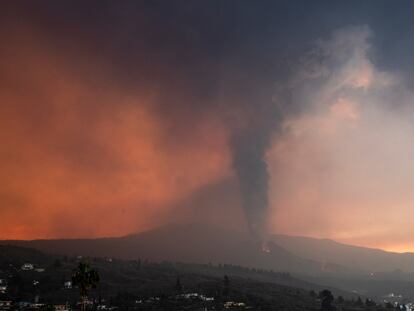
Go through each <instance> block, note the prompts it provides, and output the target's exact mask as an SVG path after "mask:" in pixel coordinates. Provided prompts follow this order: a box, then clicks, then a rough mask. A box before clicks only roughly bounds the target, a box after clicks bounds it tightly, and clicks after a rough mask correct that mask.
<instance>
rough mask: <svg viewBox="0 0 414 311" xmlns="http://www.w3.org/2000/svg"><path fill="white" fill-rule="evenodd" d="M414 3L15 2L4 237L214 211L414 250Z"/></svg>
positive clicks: (204, 218)
mask: <svg viewBox="0 0 414 311" xmlns="http://www.w3.org/2000/svg"><path fill="white" fill-rule="evenodd" d="M412 9H413V4H412V2H410V1H400V2H398V3H396V2H394V1H391V0H389V1H382V0H375V1H260V2H259V1H244V0H241V1H230V0H229V1H219V0H216V1H214V0H213V1H201V0H196V1H189V0H187V1H181V0H179V1H174V2H172V1H171V2H170V1H122V2H113V1H88V2H86V3H85V2H84V1H42V2H36V3H35V2H32V1H24V0H22V1H13V2H12V1H9V2H2V3H1V4H0V141H1V144H0V226H1V228H2V230H1V233H0V238H1V239H35V238H60V237H69V238H73V237H102V236H121V235H126V234H130V233H134V232H140V231H144V230H148V229H151V228H156V227H158V226H161V225H164V224H168V223H185V222H207V223H212V224H217V225H221V226H226V227H229V228H231V229H234V230H248V231H250V232H251V233H252V235H253V236H255V237H258V238H260V239H265V238H266V237H267V236H268V235H270V234H272V233H284V234H290V235H302V236H311V237H318V238H331V239H335V240H337V241H341V242H345V243H349V244H353V245H361V246H368V247H377V248H383V249H387V250H393V251H414V238H413V237H414V225H413V222H412V219H414V209H413V208H412V206H413V204H414V191H413V190H412V186H413V185H414V162H413V161H412V159H413V158H414V140H413V139H412V138H413V137H414V122H413V121H414V120H413V118H414V113H413V112H414V111H413V109H414V105H413V102H414V93H413V91H412V90H413V87H414V63H413V62H412V61H411V60H412V55H413V53H414V23H413V22H412V21H411V14H410V12H412Z"/></svg>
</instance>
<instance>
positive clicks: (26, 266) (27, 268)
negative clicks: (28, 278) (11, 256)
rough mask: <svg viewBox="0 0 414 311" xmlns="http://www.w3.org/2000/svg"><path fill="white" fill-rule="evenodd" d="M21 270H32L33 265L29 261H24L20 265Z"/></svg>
mask: <svg viewBox="0 0 414 311" xmlns="http://www.w3.org/2000/svg"><path fill="white" fill-rule="evenodd" d="M21 269H22V270H24V271H28V270H33V269H34V265H33V264H31V263H25V264H23V266H22V267H21Z"/></svg>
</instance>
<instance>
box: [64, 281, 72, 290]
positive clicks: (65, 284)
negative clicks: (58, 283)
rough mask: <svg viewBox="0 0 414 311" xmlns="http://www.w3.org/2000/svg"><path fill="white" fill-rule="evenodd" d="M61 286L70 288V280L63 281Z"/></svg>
mask: <svg viewBox="0 0 414 311" xmlns="http://www.w3.org/2000/svg"><path fill="white" fill-rule="evenodd" d="M63 287H64V288H65V289H71V288H72V281H65V282H64V283H63Z"/></svg>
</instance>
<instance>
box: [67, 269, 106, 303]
mask: <svg viewBox="0 0 414 311" xmlns="http://www.w3.org/2000/svg"><path fill="white" fill-rule="evenodd" d="M72 283H73V285H76V286H78V287H79V293H80V298H81V311H84V310H85V303H86V300H87V298H88V292H89V290H90V289H91V288H96V286H97V285H98V283H99V274H98V272H97V271H96V270H94V269H91V267H90V266H89V264H88V263H86V262H80V263H79V265H78V268H77V269H76V270H75V271H74V273H73V275H72Z"/></svg>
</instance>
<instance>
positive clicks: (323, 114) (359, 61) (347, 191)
mask: <svg viewBox="0 0 414 311" xmlns="http://www.w3.org/2000/svg"><path fill="white" fill-rule="evenodd" d="M374 36H375V34H373V32H372V30H371V29H370V28H369V27H368V26H359V27H346V28H342V29H339V30H337V31H334V32H333V34H332V35H331V37H330V38H328V39H325V40H320V41H319V42H318V43H317V44H316V48H314V49H313V50H312V51H311V52H310V53H308V54H307V55H306V56H305V57H304V58H303V61H302V62H301V64H300V65H299V66H298V70H297V74H296V75H295V78H294V79H293V81H292V82H291V87H292V88H293V89H294V91H295V95H294V101H295V102H297V103H299V104H300V107H302V111H301V113H299V114H297V115H295V116H291V117H290V118H288V119H287V120H285V122H284V131H283V134H280V135H275V137H274V139H273V145H272V148H271V151H270V152H269V153H268V155H267V159H268V163H269V166H270V172H271V173H270V174H271V176H272V181H271V187H270V188H271V190H270V194H271V197H270V200H271V204H272V210H273V213H272V215H273V216H272V227H273V229H274V230H277V231H279V232H286V233H290V234H296V235H313V236H317V237H332V238H335V239H338V240H341V241H344V242H349V243H353V244H361V245H370V246H375V247H385V248H390V244H392V245H393V247H392V248H393V249H397V250H401V249H404V247H407V242H406V241H404V239H402V240H401V241H402V242H401V245H400V246H397V244H398V243H396V242H395V241H393V242H391V241H390V239H391V237H394V236H396V235H398V236H401V235H408V232H411V234H412V232H413V230H412V229H409V228H412V226H410V225H409V224H408V223H407V222H406V221H405V219H409V218H411V217H412V212H411V211H410V210H411V208H410V207H409V206H411V202H412V199H413V197H412V195H411V193H412V191H411V189H410V188H411V185H412V184H413V182H414V180H413V175H412V172H413V169H414V167H413V162H412V161H411V159H412V158H413V155H414V154H413V150H414V144H413V142H412V137H413V135H414V127H413V124H414V123H413V117H412V116H413V106H412V103H413V102H414V96H413V94H412V92H411V91H410V90H409V89H408V88H407V86H406V85H405V84H404V80H403V78H402V76H401V75H400V74H398V73H397V72H390V71H384V70H383V69H380V68H379V67H378V66H376V65H375V62H374V61H373V56H374V55H375V46H373V45H372V43H371V42H372V38H373V37H374Z"/></svg>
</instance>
